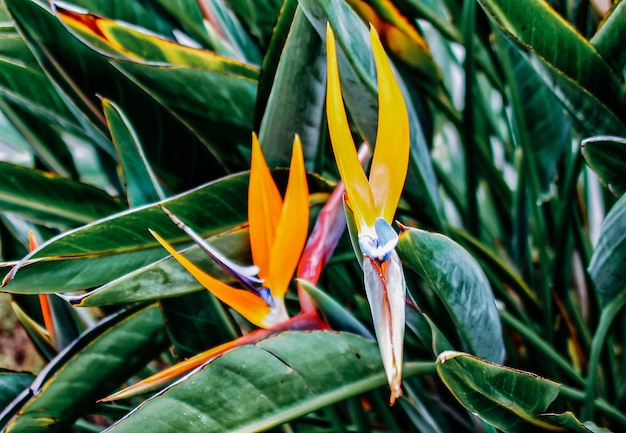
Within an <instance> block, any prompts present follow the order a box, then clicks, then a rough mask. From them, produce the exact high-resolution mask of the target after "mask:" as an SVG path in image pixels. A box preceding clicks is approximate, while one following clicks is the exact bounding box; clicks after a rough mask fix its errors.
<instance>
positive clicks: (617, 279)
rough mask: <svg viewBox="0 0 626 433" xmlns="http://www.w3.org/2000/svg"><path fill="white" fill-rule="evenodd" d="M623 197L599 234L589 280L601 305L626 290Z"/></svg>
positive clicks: (625, 206)
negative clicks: (601, 302) (597, 294)
mask: <svg viewBox="0 0 626 433" xmlns="http://www.w3.org/2000/svg"><path fill="white" fill-rule="evenodd" d="M624 260H626V194H625V195H622V198H621V199H619V200H618V201H617V203H615V204H614V205H613V208H612V209H611V211H610V212H609V213H608V215H607V216H606V219H605V220H604V223H603V224H602V230H601V231H600V238H599V239H598V243H597V244H596V247H595V250H594V252H593V256H592V257H591V262H590V263H589V268H588V270H589V276H590V277H591V279H592V281H593V283H594V285H595V288H596V291H597V292H598V293H599V294H600V296H601V297H602V299H603V300H604V302H605V303H608V302H610V301H611V300H612V299H613V298H615V297H616V296H617V295H618V294H619V293H621V292H622V291H624V290H626V267H624Z"/></svg>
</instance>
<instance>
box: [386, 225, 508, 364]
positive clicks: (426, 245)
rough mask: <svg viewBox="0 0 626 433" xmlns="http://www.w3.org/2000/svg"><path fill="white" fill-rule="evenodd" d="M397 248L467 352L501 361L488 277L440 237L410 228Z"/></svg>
mask: <svg viewBox="0 0 626 433" xmlns="http://www.w3.org/2000/svg"><path fill="white" fill-rule="evenodd" d="M397 249H398V254H399V255H400V258H401V259H402V262H403V263H404V264H405V265H407V266H408V267H410V268H411V269H413V270H414V271H415V272H417V274H418V275H419V276H420V277H422V278H423V279H424V280H426V281H427V282H428V284H429V285H430V287H431V288H432V289H433V290H434V291H435V293H436V294H437V296H439V298H440V299H441V301H442V302H443V304H444V305H445V307H446V309H447V310H448V313H449V314H450V316H451V318H452V320H453V322H454V325H455V327H456V329H457V331H458V332H459V334H460V336H461V340H462V341H463V344H465V345H466V346H467V348H468V350H470V351H472V352H473V353H474V354H475V355H477V356H479V357H481V358H485V359H488V360H490V361H494V362H502V360H503V357H504V343H503V340H502V327H501V324H500V318H499V316H498V311H497V309H496V304H495V299H494V296H493V293H492V292H491V287H490V286H489V282H488V281H487V277H485V274H484V273H483V271H482V269H481V268H480V266H479V265H478V263H477V262H476V260H475V259H474V258H473V257H472V256H471V255H470V254H469V253H468V252H467V251H466V250H465V249H463V247H461V246H460V245H459V244H457V243H456V242H454V241H452V240H451V239H449V238H447V237H445V236H443V235H440V234H435V233H429V232H426V231H423V230H417V229H411V228H406V229H405V230H404V231H403V232H402V233H401V234H400V241H399V242H398V247H397Z"/></svg>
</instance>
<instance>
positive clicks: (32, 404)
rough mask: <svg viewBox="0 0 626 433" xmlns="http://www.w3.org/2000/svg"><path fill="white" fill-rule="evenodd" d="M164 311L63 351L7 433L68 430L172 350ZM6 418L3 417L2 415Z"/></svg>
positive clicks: (107, 326)
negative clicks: (150, 363) (143, 369)
mask: <svg viewBox="0 0 626 433" xmlns="http://www.w3.org/2000/svg"><path fill="white" fill-rule="evenodd" d="M166 342H167V337H166V334H165V332H164V328H163V321H162V319H161V313H160V311H159V309H158V307H156V306H151V307H148V308H145V309H142V310H139V311H136V312H134V313H133V314H125V315H120V316H117V317H113V318H110V319H108V320H105V321H104V322H102V323H101V324H100V325H99V326H98V327H96V328H94V329H93V330H91V331H89V332H87V333H85V334H83V336H81V338H79V339H77V340H75V341H74V343H73V344H72V345H71V346H69V347H68V348H67V349H66V350H65V351H64V352H62V353H60V354H59V355H58V357H57V358H55V360H53V361H52V362H51V363H50V364H49V365H48V367H47V368H46V369H45V370H44V371H42V372H41V373H40V374H39V376H38V377H37V379H36V380H35V382H33V384H32V385H31V390H32V393H33V394H32V398H31V399H30V400H29V401H28V402H27V403H26V404H25V405H24V406H23V407H22V408H21V409H20V412H19V413H18V414H17V416H15V417H14V418H13V419H12V420H11V421H10V422H9V424H8V427H7V432H23V433H25V432H37V431H41V429H46V431H49V432H59V431H68V427H69V426H70V425H71V424H72V423H73V422H74V421H75V420H76V418H78V417H79V416H81V415H83V414H86V413H89V411H90V410H92V409H93V408H94V407H95V403H96V401H97V399H98V398H102V397H105V396H106V395H107V394H109V393H110V392H112V391H113V390H115V388H116V387H118V386H119V385H120V384H121V383H122V382H124V381H125V380H127V379H129V378H130V377H131V376H132V375H133V374H135V373H136V372H137V371H138V370H139V369H140V368H141V367H143V366H144V365H145V364H146V363H147V362H148V361H150V360H152V359H153V358H154V357H155V356H156V355H158V354H159V353H160V352H161V351H162V350H163V349H164V348H165V347H166ZM0 418H1V417H0Z"/></svg>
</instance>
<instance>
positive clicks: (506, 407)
mask: <svg viewBox="0 0 626 433" xmlns="http://www.w3.org/2000/svg"><path fill="white" fill-rule="evenodd" d="M437 373H438V374H439V377H440V378H441V380H442V381H443V382H444V383H445V385H446V386H447V387H448V389H449V390H450V392H452V394H453V395H454V396H455V397H456V398H457V399H458V400H459V402H460V403H461V404H462V405H463V406H465V408H466V409H467V410H469V411H470V412H472V413H475V414H477V415H478V416H479V417H481V418H482V419H483V420H485V421H487V422H488V423H489V424H491V425H493V426H495V427H497V428H499V429H501V430H503V431H505V432H507V433H516V432H519V433H522V432H528V431H543V430H545V431H562V430H563V428H562V427H560V425H564V426H565V425H567V427H568V428H570V429H571V430H567V431H573V432H582V433H588V432H589V431H597V430H589V429H587V428H586V427H585V426H583V425H582V424H581V423H580V421H577V420H576V419H575V418H574V417H573V416H572V415H571V413H565V414H549V415H544V413H545V412H546V410H548V406H549V405H550V403H552V401H553V400H554V399H555V398H556V397H557V396H558V394H559V384H558V383H556V382H552V381H551V380H547V379H543V378H541V377H539V376H536V375H534V374H532V373H527V372H524V371H520V370H515V369H512V368H507V367H502V366H499V365H496V364H492V363H489V362H486V361H484V360H482V359H479V358H476V357H473V356H471V355H468V354H465V353H460V352H452V351H448V352H443V353H442V354H441V355H439V357H438V358H437Z"/></svg>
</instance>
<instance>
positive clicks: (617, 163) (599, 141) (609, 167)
mask: <svg viewBox="0 0 626 433" xmlns="http://www.w3.org/2000/svg"><path fill="white" fill-rule="evenodd" d="M581 150H582V154H583V156H584V157H585V162H587V165H589V167H591V169H592V170H593V171H595V172H596V174H597V175H598V176H599V177H600V180H601V181H602V183H603V184H605V185H606V186H608V188H609V190H611V192H612V193H613V194H614V195H615V196H617V197H621V196H622V195H623V194H624V193H625V192H626V178H625V177H624V173H626V138H621V137H605V136H600V137H592V138H587V139H585V140H583V142H582V145H581Z"/></svg>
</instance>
